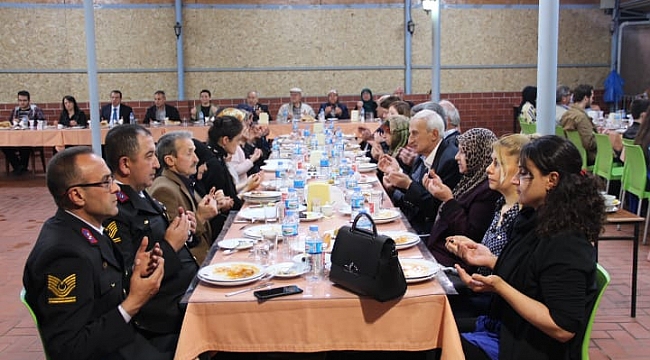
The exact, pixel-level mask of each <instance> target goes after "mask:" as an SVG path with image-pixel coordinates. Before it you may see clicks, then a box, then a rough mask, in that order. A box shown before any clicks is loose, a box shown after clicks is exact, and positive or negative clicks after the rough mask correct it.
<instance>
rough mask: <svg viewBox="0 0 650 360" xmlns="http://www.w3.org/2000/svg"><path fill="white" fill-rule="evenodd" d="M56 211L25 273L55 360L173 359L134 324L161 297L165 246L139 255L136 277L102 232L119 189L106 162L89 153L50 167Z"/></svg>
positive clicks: (72, 153)
mask: <svg viewBox="0 0 650 360" xmlns="http://www.w3.org/2000/svg"><path fill="white" fill-rule="evenodd" d="M47 186H48V188H49V190H50V193H51V194H52V196H53V198H54V201H55V202H56V204H57V206H58V208H59V209H58V211H57V213H56V215H54V216H53V217H52V218H50V219H48V220H47V221H46V222H45V224H43V228H42V229H41V232H40V234H39V236H38V240H37V241H36V244H35V245H34V248H33V249H32V251H31V253H30V254H29V257H28V258H27V262H26V264H25V270H24V274H23V286H24V287H25V289H26V299H27V303H28V304H29V305H30V307H31V308H32V309H33V311H34V314H35V315H36V318H37V320H38V329H39V332H40V334H41V336H42V338H43V345H44V348H45V351H46V354H47V355H48V357H49V358H50V359H99V358H101V359H171V356H173V353H172V354H161V353H160V352H159V351H158V350H157V349H156V348H154V347H153V346H152V345H150V344H149V342H148V340H147V339H146V338H145V337H143V336H142V335H141V334H140V333H139V332H138V330H137V329H136V328H135V327H134V326H133V324H132V321H131V318H132V317H133V316H136V314H137V313H138V311H139V310H140V309H141V308H142V306H143V305H144V304H146V303H147V301H149V299H150V298H151V297H152V296H154V294H156V292H158V289H159V286H160V283H161V281H162V278H163V273H164V265H163V264H164V259H162V257H161V255H162V252H161V251H160V247H158V246H155V247H154V250H153V251H151V252H149V253H146V252H145V247H146V245H147V240H145V241H143V242H142V245H143V246H141V247H139V248H138V249H137V251H136V252H134V255H135V259H136V261H135V267H134V268H133V276H131V277H130V289H131V291H130V292H129V294H128V296H125V294H126V292H125V290H124V285H126V284H125V282H126V281H127V280H126V279H127V277H128V276H129V275H130V274H128V271H126V270H125V269H131V267H126V268H125V267H124V264H123V261H122V257H121V256H120V254H119V251H116V249H115V248H114V246H113V243H112V242H111V241H110V239H108V238H107V237H106V236H105V235H104V234H103V233H102V231H103V228H102V220H104V219H106V218H108V217H109V216H115V215H116V214H117V204H116V203H117V199H116V197H115V194H116V193H117V191H118V190H119V188H118V186H117V185H116V184H115V183H114V181H113V177H112V175H111V172H110V170H109V169H108V167H107V166H106V164H105V163H104V160H102V158H101V157H99V156H96V155H94V154H93V153H92V150H91V149H90V148H88V147H74V148H70V149H66V150H64V151H62V152H59V153H58V154H57V155H56V156H54V157H53V158H52V160H51V161H50V163H49V165H48V167H47Z"/></svg>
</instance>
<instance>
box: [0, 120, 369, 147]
mask: <svg viewBox="0 0 650 360" xmlns="http://www.w3.org/2000/svg"><path fill="white" fill-rule="evenodd" d="M314 124H316V123H309V122H300V123H299V124H298V125H299V127H300V128H301V129H307V128H309V129H312V128H313V126H314ZM379 125H380V123H378V122H371V123H362V122H350V121H349V120H339V121H336V122H334V127H335V128H340V129H341V130H342V131H343V132H344V133H346V134H355V135H358V132H359V131H358V130H359V127H360V126H361V127H366V128H368V129H370V130H371V131H374V130H375V129H376V128H377V127H379ZM145 127H147V129H149V131H151V134H152V136H153V137H154V139H156V140H158V139H159V138H160V137H161V136H162V135H164V134H165V133H168V132H172V131H179V130H186V131H190V132H192V134H193V135H194V137H195V138H196V139H199V140H202V141H206V140H207V139H208V130H209V129H210V126H198V125H192V124H190V125H189V126H182V125H145ZM268 127H269V135H268V137H269V138H275V137H277V136H279V135H283V134H289V133H291V130H292V124H291V123H278V122H271V123H270V124H269V125H268ZM108 130H109V128H108V127H102V129H101V133H102V136H101V138H102V143H103V142H104V138H105V137H106V133H108ZM91 144H92V134H91V130H90V129H87V128H64V129H58V128H55V127H48V128H46V129H44V130H36V129H24V130H23V129H13V128H0V146H31V147H36V146H38V147H40V146H67V145H91Z"/></svg>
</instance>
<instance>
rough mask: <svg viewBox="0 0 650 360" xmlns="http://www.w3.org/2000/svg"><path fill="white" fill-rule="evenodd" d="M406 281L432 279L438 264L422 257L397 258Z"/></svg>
mask: <svg viewBox="0 0 650 360" xmlns="http://www.w3.org/2000/svg"><path fill="white" fill-rule="evenodd" d="M399 262H400V264H401V265H402V271H404V277H405V278H406V282H407V283H409V284H410V283H416V282H420V281H427V280H431V279H433V278H434V277H435V276H436V274H437V273H438V271H439V270H440V265H439V264H437V263H434V262H433V261H429V260H424V259H399Z"/></svg>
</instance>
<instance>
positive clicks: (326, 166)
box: [320, 153, 330, 179]
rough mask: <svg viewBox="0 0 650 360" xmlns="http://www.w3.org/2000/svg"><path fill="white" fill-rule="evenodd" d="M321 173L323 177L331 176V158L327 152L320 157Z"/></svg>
mask: <svg viewBox="0 0 650 360" xmlns="http://www.w3.org/2000/svg"><path fill="white" fill-rule="evenodd" d="M320 175H321V177H322V178H325V179H328V178H329V177H330V159H329V158H328V157H327V154H326V153H323V155H322V156H321V158H320Z"/></svg>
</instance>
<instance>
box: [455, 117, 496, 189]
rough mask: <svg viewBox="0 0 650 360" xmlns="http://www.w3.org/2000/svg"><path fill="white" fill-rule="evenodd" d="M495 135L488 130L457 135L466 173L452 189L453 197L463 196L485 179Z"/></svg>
mask: <svg viewBox="0 0 650 360" xmlns="http://www.w3.org/2000/svg"><path fill="white" fill-rule="evenodd" d="M495 141H497V137H496V135H494V133H493V132H492V131H490V130H488V129H484V128H473V129H470V130H468V131H466V132H464V133H462V134H460V135H458V151H460V149H463V152H465V159H466V160H465V161H466V162H467V171H465V173H464V174H463V176H462V177H461V178H460V181H459V182H458V185H456V187H455V188H454V191H453V194H454V197H456V198H457V197H458V196H460V195H463V194H465V193H466V192H468V191H470V190H472V189H473V188H475V187H476V186H478V184H480V183H481V182H483V181H485V179H487V174H486V173H485V169H486V168H487V167H488V166H489V165H490V162H492V143H494V142H495Z"/></svg>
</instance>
